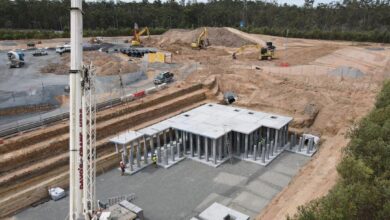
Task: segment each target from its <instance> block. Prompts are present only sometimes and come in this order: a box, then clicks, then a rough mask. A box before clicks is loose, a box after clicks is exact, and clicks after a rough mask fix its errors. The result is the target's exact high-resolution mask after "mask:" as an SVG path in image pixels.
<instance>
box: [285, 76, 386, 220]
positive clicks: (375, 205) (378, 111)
mask: <svg viewBox="0 0 390 220" xmlns="http://www.w3.org/2000/svg"><path fill="white" fill-rule="evenodd" d="M349 136H350V137H351V141H350V143H349V145H348V147H347V148H346V150H345V153H344V154H345V155H344V157H343V159H342V161H341V163H340V164H339V165H338V167H337V171H338V173H339V175H340V179H339V180H338V183H337V184H336V186H335V187H333V189H332V190H330V192H329V193H328V194H327V195H326V196H325V197H322V198H320V199H317V200H314V201H312V202H310V203H309V204H307V205H305V206H301V207H299V208H298V214H296V215H295V216H294V217H288V219H299V220H317V219H321V220H327V219H329V220H334V219H367V220H375V219H378V220H379V219H390V80H388V81H387V82H385V83H384V86H383V88H382V91H381V92H380V93H379V95H378V97H377V101H376V105H375V108H374V110H372V111H371V113H370V114H368V116H366V117H365V118H364V119H362V120H361V121H360V123H359V124H358V125H357V126H356V127H355V128H354V129H352V130H351V132H350V134H349Z"/></svg>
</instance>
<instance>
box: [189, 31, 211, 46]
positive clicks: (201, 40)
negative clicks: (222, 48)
mask: <svg viewBox="0 0 390 220" xmlns="http://www.w3.org/2000/svg"><path fill="white" fill-rule="evenodd" d="M207 34H208V33H207V28H204V29H203V31H202V32H201V33H200V34H199V36H198V37H197V38H196V41H195V42H193V43H191V48H192V49H202V48H206V47H207V46H208V45H209V40H208V38H207Z"/></svg>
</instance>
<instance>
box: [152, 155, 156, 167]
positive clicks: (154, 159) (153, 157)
mask: <svg viewBox="0 0 390 220" xmlns="http://www.w3.org/2000/svg"><path fill="white" fill-rule="evenodd" d="M152 161H153V164H154V167H155V168H157V156H156V154H153V156H152Z"/></svg>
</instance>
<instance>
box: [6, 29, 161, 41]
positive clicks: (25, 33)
mask: <svg viewBox="0 0 390 220" xmlns="http://www.w3.org/2000/svg"><path fill="white" fill-rule="evenodd" d="M132 31H133V30H132V29H131V28H107V29H98V30H91V29H87V30H84V32H83V34H84V37H97V36H103V37H112V36H129V35H131V33H133V32H132ZM149 31H150V34H162V33H164V32H165V31H166V29H164V28H150V29H149ZM69 36H70V35H69V31H68V30H66V31H49V30H12V29H0V40H17V39H51V38H65V37H66V38H68V37H69Z"/></svg>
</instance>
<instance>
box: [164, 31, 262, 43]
mask: <svg viewBox="0 0 390 220" xmlns="http://www.w3.org/2000/svg"><path fill="white" fill-rule="evenodd" d="M202 31H203V28H198V29H195V30H191V31H189V30H183V29H171V30H169V31H167V32H165V33H164V34H163V35H162V36H161V39H160V41H159V42H158V44H159V45H160V46H161V47H164V46H168V45H171V44H179V45H183V46H184V45H186V46H187V45H188V46H189V45H190V44H191V42H194V41H195V40H196V38H197V36H199V34H200V33H201V32H202ZM207 31H208V39H209V42H210V44H211V45H214V46H225V47H241V46H243V45H245V44H253V43H257V42H255V41H253V40H252V39H251V38H250V37H247V36H246V35H248V34H246V33H244V32H241V31H239V30H235V31H234V32H232V31H231V30H230V29H228V28H211V27H209V28H207ZM248 36H249V35H248Z"/></svg>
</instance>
